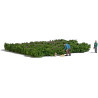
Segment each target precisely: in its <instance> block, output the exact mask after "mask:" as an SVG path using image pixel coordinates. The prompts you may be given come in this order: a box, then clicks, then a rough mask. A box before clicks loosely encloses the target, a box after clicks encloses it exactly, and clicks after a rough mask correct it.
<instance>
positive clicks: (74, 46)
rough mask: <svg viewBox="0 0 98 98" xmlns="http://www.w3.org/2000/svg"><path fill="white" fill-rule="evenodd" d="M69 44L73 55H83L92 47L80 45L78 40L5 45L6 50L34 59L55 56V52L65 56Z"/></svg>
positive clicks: (84, 44) (85, 44) (86, 44)
mask: <svg viewBox="0 0 98 98" xmlns="http://www.w3.org/2000/svg"><path fill="white" fill-rule="evenodd" d="M65 43H68V44H70V46H71V53H83V52H87V51H89V49H90V47H91V45H90V44H88V43H84V42H83V43H78V41H77V40H69V41H67V40H64V39H58V40H50V41H39V42H38V41H35V42H30V43H14V44H13V43H5V44H4V48H5V50H8V51H11V52H16V53H20V54H24V55H28V56H32V57H43V56H54V54H55V52H56V53H57V54H58V55H61V54H65V53H66V51H65V50H64V44H65Z"/></svg>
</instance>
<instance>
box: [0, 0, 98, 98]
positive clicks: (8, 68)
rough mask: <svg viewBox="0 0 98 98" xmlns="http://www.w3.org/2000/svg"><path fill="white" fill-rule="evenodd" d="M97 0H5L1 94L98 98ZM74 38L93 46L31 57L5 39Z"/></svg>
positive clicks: (1, 8)
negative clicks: (9, 49) (61, 54)
mask: <svg viewBox="0 0 98 98" xmlns="http://www.w3.org/2000/svg"><path fill="white" fill-rule="evenodd" d="M97 38H98V0H0V49H1V51H0V58H1V59H0V98H98V59H97V58H98V54H95V53H93V52H94V50H93V43H94V41H95V40H97ZM54 39H66V40H70V39H75V40H78V41H79V42H87V43H89V44H91V50H90V51H89V52H87V53H84V54H72V56H71V57H43V58H30V57H26V56H23V55H19V54H14V53H10V52H5V51H4V50H3V49H4V43H5V42H7V43H18V42H19V43H22V42H30V41H47V40H54Z"/></svg>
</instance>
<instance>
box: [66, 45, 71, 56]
mask: <svg viewBox="0 0 98 98" xmlns="http://www.w3.org/2000/svg"><path fill="white" fill-rule="evenodd" d="M64 46H65V48H64V50H65V51H66V55H65V56H68V54H69V56H71V52H70V50H71V47H70V45H69V44H66V43H65V44H64ZM66 49H67V50H66Z"/></svg>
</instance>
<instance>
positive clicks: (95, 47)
mask: <svg viewBox="0 0 98 98" xmlns="http://www.w3.org/2000/svg"><path fill="white" fill-rule="evenodd" d="M97 46H98V43H97V41H96V40H95V43H94V49H95V53H97Z"/></svg>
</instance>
